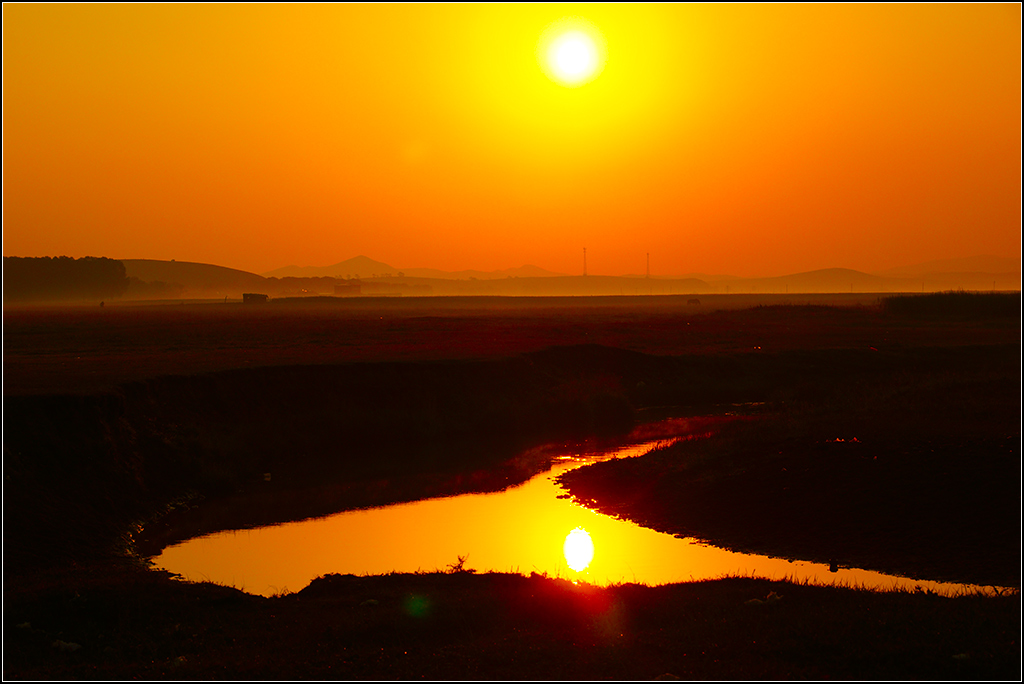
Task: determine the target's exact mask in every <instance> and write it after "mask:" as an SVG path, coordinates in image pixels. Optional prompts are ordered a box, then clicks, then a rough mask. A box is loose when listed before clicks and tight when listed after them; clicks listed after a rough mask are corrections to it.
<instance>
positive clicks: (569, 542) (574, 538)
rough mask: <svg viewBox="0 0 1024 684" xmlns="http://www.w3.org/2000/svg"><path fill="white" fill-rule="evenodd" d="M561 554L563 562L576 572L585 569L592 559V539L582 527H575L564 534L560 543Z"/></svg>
mask: <svg viewBox="0 0 1024 684" xmlns="http://www.w3.org/2000/svg"><path fill="white" fill-rule="evenodd" d="M562 555H564V556H565V562H566V564H568V566H569V567H570V568H572V569H573V570H575V571H576V572H580V571H581V570H586V569H587V566H589V565H590V561H592V560H594V540H593V539H591V538H590V534H588V533H587V531H586V530H585V529H583V528H582V527H577V528H576V529H574V530H573V531H572V532H570V533H569V534H567V535H566V537H565V543H564V544H562Z"/></svg>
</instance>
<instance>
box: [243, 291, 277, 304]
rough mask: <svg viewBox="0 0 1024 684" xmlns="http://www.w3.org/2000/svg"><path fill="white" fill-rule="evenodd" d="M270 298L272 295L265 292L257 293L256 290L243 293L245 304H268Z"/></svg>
mask: <svg viewBox="0 0 1024 684" xmlns="http://www.w3.org/2000/svg"><path fill="white" fill-rule="evenodd" d="M268 299H270V296H269V295H265V294H257V293H255V292H243V293H242V303H243V304H266V303H267V300H268Z"/></svg>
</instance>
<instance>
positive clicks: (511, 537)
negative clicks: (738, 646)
mask: <svg viewBox="0 0 1024 684" xmlns="http://www.w3.org/2000/svg"><path fill="white" fill-rule="evenodd" d="M672 441H674V440H662V441H652V442H645V443H642V444H635V445H630V446H625V447H620V448H617V449H614V450H612V451H607V452H602V453H596V454H584V455H580V454H578V453H576V452H565V453H563V454H561V455H560V457H559V458H558V459H557V460H556V461H555V466H554V467H553V468H552V469H551V470H549V471H547V472H545V473H542V474H539V475H537V476H535V477H534V478H533V479H531V480H529V481H528V482H526V483H524V484H522V485H519V486H517V487H513V488H511V489H507V490H505V491H503V492H497V493H488V494H465V495H462V496H456V497H451V498H446V499H428V500H424V501H417V502H413V503H407V504H397V505H394V506H387V507H383V508H374V509H367V510H358V511H348V512H344V513H338V514H336V515H332V516H330V517H327V518H319V519H313V520H306V521H302V522H296V523H286V524H282V525H275V526H272V527H264V528H259V529H254V530H240V531H235V532H221V533H217V534H213V535H208V536H205V537H199V538H197V539H193V540H189V541H186V542H184V543H181V544H178V545H175V546H171V547H168V548H166V549H164V551H163V553H161V554H160V555H159V556H157V557H156V558H155V559H154V562H155V564H156V566H157V567H159V568H162V569H166V570H169V571H171V572H174V573H178V574H180V575H182V576H183V577H184V578H186V579H190V580H196V581H199V580H208V581H212V582H216V583H218V584H225V585H228V586H235V587H238V588H239V589H243V590H245V591H247V592H250V593H254V594H262V595H265V596H269V595H272V594H275V593H278V592H283V591H298V590H300V589H302V588H303V587H305V586H306V585H307V584H309V583H310V581H312V580H313V579H315V578H316V577H319V576H320V575H323V574H327V573H342V574H344V573H352V574H356V575H362V574H381V573H388V572H393V571H394V572H416V571H434V570H444V569H446V568H447V567H448V566H450V565H453V564H455V563H457V562H458V560H459V558H460V557H464V558H465V567H466V568H472V569H475V570H477V571H478V572H486V571H498V572H517V573H522V574H527V575H528V574H530V573H531V572H537V573H547V574H548V575H550V576H555V577H564V578H567V579H570V580H582V581H584V582H588V583H591V584H597V585H607V584H612V583H620V582H639V583H643V584H648V585H657V584H666V583H671V582H682V581H688V580H700V579H710V578H716V577H721V576H723V575H736V574H739V575H756V576H758V577H767V578H774V579H783V578H792V579H794V580H797V581H803V580H809V581H811V582H814V583H822V584H831V583H833V582H838V583H841V584H847V585H855V586H864V587H869V588H881V589H888V588H893V587H907V588H913V587H915V586H920V587H922V588H924V589H931V590H934V591H937V592H939V593H943V594H953V593H958V592H960V591H962V590H963V589H964V585H952V584H941V583H937V582H926V581H918V580H908V579H904V578H899V577H894V576H889V575H884V574H882V573H877V572H871V571H867V570H857V569H845V568H844V569H840V570H839V571H838V572H830V571H829V567H828V566H827V565H822V564H818V563H807V562H801V561H796V562H791V561H787V560H783V559H778V558H768V557H766V556H759V555H751V554H742V553H734V552H731V551H726V550H723V549H719V548H716V547H713V546H707V545H702V544H699V543H696V542H695V541H694V540H692V539H682V538H678V537H673V536H671V535H668V534H664V533H660V532H655V531H654V530H650V529H647V528H643V527H640V526H639V525H636V524H634V523H631V522H627V521H624V520H617V519H615V518H611V517H609V516H606V515H602V514H600V513H597V512H595V511H592V510H589V509H587V508H584V507H583V506H581V505H579V504H577V503H574V502H573V501H572V500H570V499H567V498H558V496H559V495H563V496H564V495H565V490H563V489H561V488H560V487H559V486H558V485H556V484H555V482H554V481H553V479H554V478H555V477H557V476H558V475H559V474H561V473H563V472H565V471H566V470H570V469H572V468H576V467H579V466H580V465H583V464H586V463H592V462H595V461H599V460H606V459H608V458H621V457H629V456H638V455H640V454H643V453H645V452H647V451H649V450H650V449H652V448H655V447H657V446H659V445H665V444H669V443H671V442H672ZM577 529H580V530H585V531H586V535H587V536H588V538H589V541H590V543H591V544H592V553H593V557H592V559H590V561H589V562H588V563H583V562H581V557H582V556H585V555H587V554H588V553H589V551H588V549H587V548H586V547H587V544H586V542H584V541H583V536H582V535H579V534H578V533H577V534H575V535H571V533H572V532H573V531H574V530H577ZM581 542H583V543H581ZM570 547H572V549H574V550H573V551H569V548H570ZM567 551H569V553H568V554H567ZM567 555H569V559H570V560H569V561H567V560H566V558H567ZM570 565H572V566H575V567H578V568H580V569H579V570H575V569H573V567H570Z"/></svg>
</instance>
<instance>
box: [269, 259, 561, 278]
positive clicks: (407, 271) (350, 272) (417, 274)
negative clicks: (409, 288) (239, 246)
mask: <svg viewBox="0 0 1024 684" xmlns="http://www.w3.org/2000/svg"><path fill="white" fill-rule="evenodd" d="M399 273H401V274H402V276H404V277H406V278H438V279H441V280H469V279H471V278H476V279H477V280H496V279H498V278H547V277H552V276H563V275H566V274H565V273H555V272H554V271H547V270H544V269H543V268H540V267H539V266H520V267H519V268H506V269H504V270H502V271H474V270H469V271H441V270H438V269H436V268H395V267H394V266H389V265H388V264H385V263H383V262H381V261H374V260H373V259H370V258H369V257H365V256H357V257H353V258H352V259H346V260H345V261H339V262H338V263H336V264H333V265H331V266H285V267H283V268H278V269H274V270H273V271H268V272H266V273H263V274H261V275H263V276H264V277H266V278H288V277H290V278H317V277H328V278H374V277H380V276H384V275H389V276H394V277H398V274H399Z"/></svg>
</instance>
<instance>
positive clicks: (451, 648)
mask: <svg viewBox="0 0 1024 684" xmlns="http://www.w3.org/2000/svg"><path fill="white" fill-rule="evenodd" d="M641 300H646V301H637V300H632V299H629V298H627V299H625V300H620V301H612V302H602V303H600V306H597V305H595V304H594V303H593V302H591V303H589V306H586V307H578V308H573V307H572V306H569V305H567V304H565V303H564V302H562V303H558V304H557V305H555V306H550V305H544V306H538V305H537V303H536V302H534V303H532V304H530V305H529V306H523V305H522V303H521V302H520V303H517V304H514V305H510V306H506V307H504V308H503V307H493V306H488V307H482V308H481V307H476V308H474V306H476V305H475V304H473V303H472V302H469V303H466V302H463V303H459V304H458V305H453V304H452V302H448V303H446V304H445V305H444V306H440V307H439V308H438V309H437V310H436V311H433V312H432V311H431V310H430V309H429V308H427V309H423V308H420V307H423V306H424V304H422V303H417V304H416V307H415V308H412V309H408V310H405V309H402V308H401V307H400V306H399V305H398V304H388V305H386V306H391V307H392V308H391V309H382V310H381V311H380V312H379V313H380V314H381V315H379V316H378V315H376V312H372V313H374V315H372V316H371V315H370V313H371V312H370V310H369V308H368V307H370V305H371V304H372V303H366V302H364V303H362V304H358V303H357V304H353V305H352V306H353V307H355V308H353V309H351V310H338V309H333V310H332V312H325V311H324V310H323V309H317V310H306V311H305V312H303V311H298V310H290V309H289V310H284V309H278V310H270V309H265V310H262V311H260V312H255V313H252V312H250V311H246V310H242V309H238V308H235V309H232V310H231V312H230V313H229V314H227V315H219V314H217V313H215V312H214V310H213V309H212V308H209V305H206V306H205V307H204V306H200V307H197V308H195V309H192V310H190V309H189V308H188V307H184V308H178V309H174V310H173V311H169V310H166V309H153V310H147V309H144V308H142V309H133V310H131V311H129V310H128V309H125V310H123V311H121V312H118V311H116V310H114V311H111V309H108V310H107V311H104V312H102V313H101V312H94V311H91V310H90V311H84V310H46V311H43V310H39V311H20V312H12V313H10V314H9V313H8V312H7V311H5V314H4V324H5V330H4V371H5V380H4V383H5V384H4V392H5V395H4V652H3V659H4V664H3V670H4V677H5V679H67V678H114V679H130V678H152V679H161V678H166V679H193V678H229V679H278V678H280V679H291V678H328V679H343V678H358V679H385V678H403V679H404V678H409V679H413V678H428V679H470V678H472V679H594V678H613V679H651V678H655V677H658V676H661V675H673V676H675V677H680V678H701V679H767V678H813V679H826V678H840V679H989V678H993V679H1008V680H1018V679H1019V678H1020V674H1021V660H1020V627H1021V622H1020V596H1019V591H1012V590H1011V591H1007V592H1004V593H1003V595H1001V596H987V597H982V596H962V597H957V598H943V597H937V596H933V595H929V594H924V593H903V594H881V593H873V592H865V591H857V590H853V589H843V588H823V587H809V586H798V585H794V584H790V583H785V582H769V581H765V580H755V579H749V578H732V579H723V580H718V581H711V582H700V583H688V584H679V585H672V586H666V587H653V588H652V587H642V586H636V585H623V586H616V587H609V588H605V589H597V588H592V587H587V586H575V585H572V584H569V583H567V582H565V581H562V580H555V579H550V578H545V577H537V576H533V577H521V576H515V575H503V574H474V573H471V572H465V571H462V572H458V571H457V570H458V569H459V566H458V563H457V562H453V567H452V568H449V569H448V571H447V572H444V571H443V570H444V569H441V570H442V571H441V572H438V573H433V574H424V575H391V576H379V577H365V578H357V577H352V576H347V577H338V576H328V577H326V578H322V579H319V580H317V581H314V582H313V583H312V584H311V585H310V586H308V587H306V588H305V589H303V590H302V591H299V592H297V593H295V594H289V595H287V596H279V597H274V598H263V597H258V596H251V595H247V594H243V593H241V592H239V591H236V590H234V589H230V588H225V587H218V586H214V585H210V584H191V583H183V582H178V581H174V580H172V579H170V578H168V577H167V576H165V575H163V574H160V573H155V572H152V571H149V570H147V569H146V566H145V564H144V563H143V562H140V561H139V560H137V558H136V557H135V556H133V555H132V553H131V550H132V549H133V548H135V547H138V546H140V545H144V544H143V542H147V541H148V542H149V543H150V544H153V543H156V544H157V545H158V544H160V543H165V542H167V541H170V540H172V539H175V538H180V537H182V536H188V535H190V534H195V533H198V532H203V531H212V530H215V529H224V528H229V527H245V526H249V525H254V524H266V523H268V522H279V521H283V520H291V519H301V518H303V517H308V516H310V515H323V514H326V513H329V512H333V511H335V510H341V509H344V508H350V507H356V506H364V505H373V504H381V503H386V502H389V501H400V500H409V499H414V498H419V497H421V496H424V495H434V494H440V493H445V492H458V491H474V490H486V489H495V488H500V487H502V486H507V484H509V483H512V482H516V481H520V480H522V479H525V478H526V477H528V476H529V474H531V473H532V472H534V471H535V470H536V469H537V468H540V467H542V466H543V464H542V463H533V462H529V461H526V462H524V461H523V460H522V459H515V458H513V457H514V456H515V455H516V454H517V453H519V452H521V451H522V449H524V448H526V447H529V446H532V445H536V444H540V443H543V442H546V441H551V440H556V441H557V440H562V439H579V438H582V437H595V436H598V437H602V436H603V438H606V439H615V437H616V435H622V434H625V433H626V432H628V431H629V430H630V429H631V428H632V427H633V426H634V425H635V423H636V421H637V420H638V416H640V415H642V414H643V413H644V412H645V411H646V410H648V409H650V410H653V409H655V407H661V406H666V405H671V406H674V407H676V410H685V411H687V412H689V413H690V414H691V415H706V414H708V413H714V412H722V411H727V410H732V409H731V408H730V407H731V404H734V403H749V402H759V403H761V406H762V413H761V416H762V417H761V418H760V419H759V420H757V421H748V422H746V424H745V425H744V426H743V427H741V428H738V429H736V430H735V431H729V432H723V433H722V434H720V435H719V436H718V437H715V438H712V439H709V440H705V441H702V442H689V443H685V444H682V445H680V446H678V447H676V448H674V449H671V450H666V451H663V452H657V453H655V454H651V455H650V456H646V457H641V458H638V459H630V460H628V461H622V462H615V463H606V464H599V465H598V466H594V467H592V468H587V469H583V470H579V471H574V473H572V478H567V480H566V484H567V485H568V486H569V487H570V491H572V493H573V494H575V495H576V496H578V497H579V498H582V499H593V500H594V501H593V502H592V503H593V505H597V506H599V507H602V508H604V509H606V510H608V511H609V512H613V513H617V514H619V515H624V516H627V517H633V518H635V519H637V520H641V521H642V522H644V524H648V525H650V526H653V527H656V528H659V529H666V530H670V531H673V532H686V533H689V534H695V535H696V536H703V537H704V538H706V539H713V540H715V541H716V542H717V543H720V544H722V545H725V546H733V547H736V548H752V549H756V550H759V551H761V552H763V553H769V554H772V555H783V556H789V557H801V558H815V559H823V560H826V561H827V560H834V561H835V562H837V563H839V564H843V565H847V564H849V565H858V566H863V567H869V568H873V569H882V570H890V571H895V572H901V573H903V574H908V575H910V576H914V577H922V578H927V579H951V580H953V581H958V582H974V583H981V584H995V585H1001V586H1009V587H1019V586H1020V560H1019V558H1020V556H1019V551H1020V496H1019V495H1020V472H1021V469H1020V412H1021V404H1020V313H1019V312H1020V299H1019V296H1016V297H1015V298H1014V299H1008V300H1007V299H1003V300H999V299H998V298H986V299H984V300H964V299H963V298H962V297H961V298H959V299H957V298H955V297H953V298H946V299H944V300H943V299H941V298H940V299H928V300H922V302H923V304H922V305H917V307H916V308H914V307H911V308H910V309H909V310H907V309H906V308H905V307H904V308H900V307H893V306H888V307H877V306H875V307H870V306H862V307H830V306H811V307H806V306H768V307H764V306H762V307H758V308H753V309H742V308H738V309H732V310H726V311H719V312H713V311H706V310H705V311H694V310H690V309H686V307H685V305H680V304H679V303H678V302H672V301H669V299H659V298H641ZM936 302H937V306H938V309H937V310H936V309H935V307H936ZM570 304H571V303H570ZM467 307H468V308H467ZM517 307H518V308H517ZM225 311H227V310H225ZM111 312H112V313H115V314H117V315H116V316H115V317H114V318H110V319H109V320H108V319H100V318H98V316H106V315H107V313H111ZM388 312H390V314H389V315H388V320H387V321H386V322H384V323H382V322H381V321H384V320H385V316H384V315H385V314H388ZM374 320H376V321H377V322H376V323H375V322H374ZM111 321H114V322H116V324H111ZM346 336H347V337H346ZM553 345H554V346H553ZM559 345H562V346H559ZM565 345H571V346H565ZM261 360H262V362H261ZM299 362H304V365H296V364H297V363H299ZM310 364H312V365H310ZM168 373H174V374H175V375H174V376H167V375H166V374H168ZM271 470H272V471H273V472H274V479H273V482H271V483H265V482H263V478H262V474H263V473H264V472H267V471H271ZM173 502H178V503H177V505H176V506H173V505H171V504H172V503H173ZM168 511H170V512H168ZM140 524H144V529H143V534H142V539H141V540H140V542H139V543H138V544H137V543H136V542H135V540H134V539H133V537H132V536H131V533H133V532H137V531H138V529H139V525H140ZM452 560H453V561H456V559H452ZM463 570H464V569H463ZM773 592H774V593H773ZM780 596H781V598H778V597H780Z"/></svg>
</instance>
